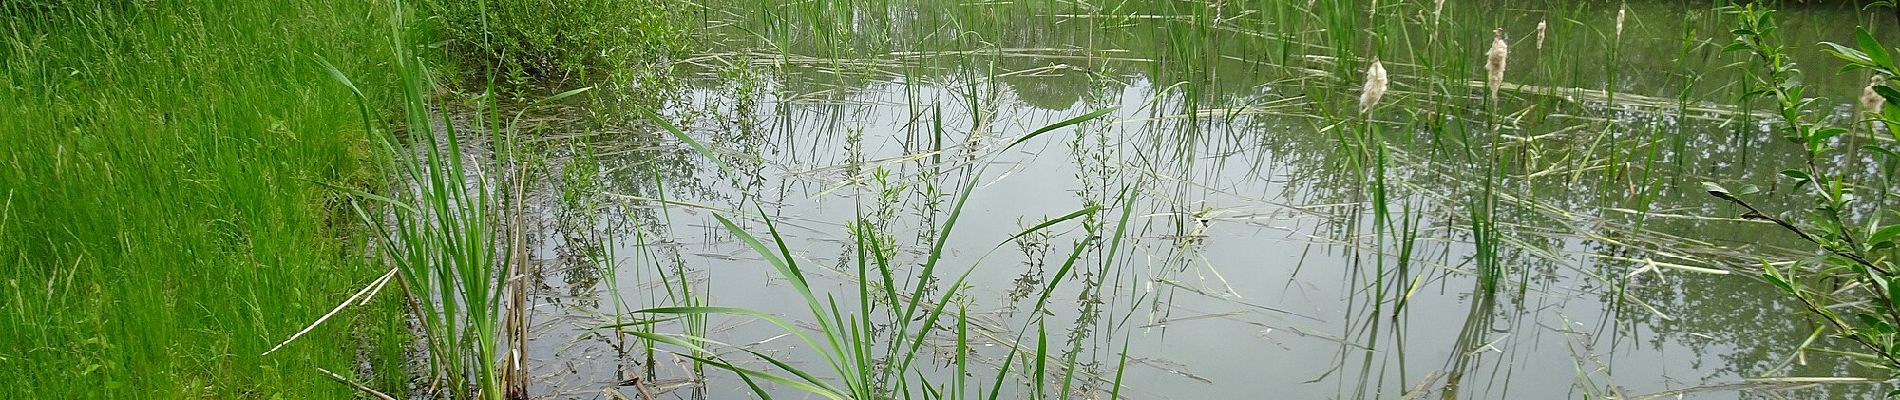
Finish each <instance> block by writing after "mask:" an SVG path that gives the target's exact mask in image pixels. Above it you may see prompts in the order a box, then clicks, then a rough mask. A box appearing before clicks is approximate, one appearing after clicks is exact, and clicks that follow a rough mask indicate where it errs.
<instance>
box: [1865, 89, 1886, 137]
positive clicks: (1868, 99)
mask: <svg viewBox="0 0 1900 400" xmlns="http://www.w3.org/2000/svg"><path fill="white" fill-rule="evenodd" d="M1886 83H1887V77H1886V76H1883V75H1881V74H1874V76H1873V77H1872V78H1869V79H1868V80H1867V88H1866V89H1861V93H1860V109H1861V111H1863V112H1866V113H1868V114H1870V115H1873V116H1876V117H1877V116H1879V115H1880V112H1881V111H1882V110H1884V109H1885V107H1886V106H1887V98H1886V97H1882V96H1881V95H1880V92H1878V91H1875V90H1874V88H1876V87H1880V86H1881V85H1885V84H1886ZM1882 125H1883V124H1882V123H1881V122H1880V120H1879V119H1878V118H1872V119H1869V120H1868V122H1867V129H1869V130H1871V131H1872V132H1870V133H1872V134H1879V133H1880V130H1881V129H1880V128H1881V127H1882Z"/></svg>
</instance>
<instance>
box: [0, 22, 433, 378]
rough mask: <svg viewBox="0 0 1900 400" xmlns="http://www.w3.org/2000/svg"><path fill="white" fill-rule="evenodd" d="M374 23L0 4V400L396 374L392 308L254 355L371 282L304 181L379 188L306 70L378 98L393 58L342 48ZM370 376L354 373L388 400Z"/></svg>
mask: <svg viewBox="0 0 1900 400" xmlns="http://www.w3.org/2000/svg"><path fill="white" fill-rule="evenodd" d="M383 12H384V11H383V10H381V9H379V8H378V7H374V6H372V5H371V4H370V3H364V2H314V1H282V2H250V1H216V0H206V1H181V2H123V3H121V2H113V3H110V4H89V3H83V2H51V3H45V2H7V3H4V5H0V14H4V16H0V37H4V38H5V45H4V48H0V68H3V69H0V91H4V94H0V143H5V145H4V151H0V157H4V158H0V199H4V200H0V204H4V206H0V215H3V217H0V259H4V260H5V261H4V262H0V273H4V275H5V279H6V280H5V282H4V285H5V289H4V290H0V293H5V296H4V298H3V299H0V310H4V312H0V318H4V319H5V321H4V322H0V343H5V345H4V346H3V347H0V377H6V378H5V379H0V381H3V382H0V383H3V384H0V398H16V399H27V398H92V397H103V398H202V397H215V398H273V397H291V398H338V397H345V396H347V395H348V393H349V392H350V389H349V388H348V387H346V386H343V385H338V384H336V383H335V382H331V381H329V379H327V378H324V377H323V376H322V375H320V374H318V373H317V372H316V371H315V370H314V369H313V367H322V368H327V369H330V370H333V371H337V372H338V373H341V374H345V375H356V373H357V372H359V370H358V369H357V366H359V365H360V363H359V362H358V356H359V354H367V355H368V356H369V358H370V360H371V361H373V362H374V363H375V364H376V365H400V360H401V358H402V357H403V356H402V353H401V351H402V347H403V346H402V345H401V344H400V343H401V342H400V341H401V340H402V339H401V337H402V333H403V332H404V331H405V330H406V328H405V327H404V326H403V324H402V323H400V321H399V320H398V319H397V316H398V315H399V314H398V311H397V310H399V309H400V308H399V303H398V302H395V301H393V299H394V298H393V297H387V296H385V297H383V298H382V301H378V302H375V303H373V305H372V306H371V307H368V308H359V309H356V310H353V311H348V312H346V313H344V314H341V315H340V316H339V317H337V318H341V319H344V320H348V321H347V322H346V323H332V324H330V325H326V326H324V327H320V328H319V329H317V330H314V331H312V332H311V333H309V334H308V335H306V336H304V337H303V338H302V339H300V340H299V341H298V342H296V343H292V344H290V345H289V346H286V347H285V348H284V349H282V350H279V351H278V352H276V353H273V354H270V355H268V356H264V355H261V354H262V353H264V352H265V350H267V349H269V348H271V347H272V346H273V345H275V344H277V343H278V342H279V341H282V340H284V339H286V338H288V337H289V336H290V335H291V334H293V333H295V332H297V331H298V330H300V329H301V328H303V327H304V326H305V325H306V324H308V323H309V322H310V321H312V320H315V319H317V318H318V317H319V316H320V315H322V314H324V313H326V312H328V311H329V310H330V309H331V307H333V306H334V305H335V304H336V303H337V302H339V301H341V300H342V299H344V298H345V297H346V296H348V295H349V294H351V293H352V292H354V291H355V290H357V289H359V288H361V287H362V286H364V285H365V284H367V283H368V282H370V281H371V280H372V279H374V278H375V277H376V276H378V275H379V274H380V273H381V271H383V270H384V269H385V268H382V267H376V266H370V265H366V263H365V262H363V261H362V260H363V259H362V257H361V256H360V255H361V251H362V250H361V249H362V248H361V246H360V244H359V243H358V242H357V241H355V240H353V239H355V238H359V235H358V232H359V228H357V227H356V225H354V224H352V223H351V222H350V221H351V219H349V218H346V217H345V216H346V214H339V213H338V211H340V209H339V206H340V204H341V203H340V202H339V201H338V197H337V196H336V194H335V193H334V192H332V191H331V190H329V189H326V188H325V187H324V186H322V185H320V184H319V182H324V183H344V182H375V181H378V180H380V179H379V178H377V177H375V176H373V175H371V174H368V173H366V172H367V170H366V168H365V167H366V164H364V163H363V162H362V160H363V159H364V158H365V154H366V152H365V150H366V146H365V144H366V140H365V138H366V135H365V134H364V132H363V122H364V121H363V120H362V118H363V117H362V116H361V114H360V113H359V108H358V104H357V103H356V102H355V101H354V100H353V98H352V97H353V96H352V95H351V93H350V92H349V89H347V88H345V87H343V86H342V85H337V84H335V83H334V82H333V81H331V80H330V78H329V77H328V75H327V74H326V73H325V72H324V71H323V69H322V68H321V67H320V66H319V65H318V63H316V62H315V60H317V59H319V58H321V59H324V60H328V61H329V62H330V63H333V64H334V65H336V66H337V68H339V69H341V70H344V71H347V72H349V73H350V74H351V75H352V76H355V77H357V79H358V80H359V83H362V86H363V87H365V88H369V89H371V90H385V91H386V90H388V89H390V88H394V85H390V84H388V83H390V82H393V81H394V74H393V73H392V71H390V69H389V66H388V63H387V61H388V60H389V59H390V49H389V45H388V44H387V43H386V42H383V41H374V40H359V38H360V37H361V36H362V35H364V34H366V33H376V32H385V31H386V29H387V28H388V25H387V24H385V23H384V21H385V19H383V18H372V17H370V16H371V15H378V14H380V13H383ZM382 94H383V93H372V96H370V97H372V98H380V99H393V97H392V96H385V95H382ZM393 104H394V103H379V104H372V105H371V106H372V108H375V109H378V110H380V109H382V108H387V107H386V106H387V105H393ZM379 372H380V373H381V376H380V377H363V376H356V377H354V378H353V379H355V380H360V381H372V380H373V381H374V382H376V383H377V385H378V386H382V387H400V386H399V385H398V384H397V383H398V382H401V375H402V373H401V371H397V370H390V369H382V370H379Z"/></svg>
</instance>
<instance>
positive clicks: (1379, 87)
mask: <svg viewBox="0 0 1900 400" xmlns="http://www.w3.org/2000/svg"><path fill="white" fill-rule="evenodd" d="M1386 83H1388V82H1387V80H1386V75H1385V64H1381V63H1379V59H1377V58H1374V59H1372V65H1371V66H1368V67H1366V87H1365V88H1364V89H1362V90H1361V91H1360V92H1359V112H1371V111H1372V107H1373V106H1377V105H1379V98H1381V97H1385V87H1386Z"/></svg>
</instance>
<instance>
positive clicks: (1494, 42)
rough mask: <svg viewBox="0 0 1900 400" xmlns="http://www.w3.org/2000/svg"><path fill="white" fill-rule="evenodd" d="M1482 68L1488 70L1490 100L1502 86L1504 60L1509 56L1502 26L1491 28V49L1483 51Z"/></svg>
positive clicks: (1495, 96) (1509, 52)
mask: <svg viewBox="0 0 1900 400" xmlns="http://www.w3.org/2000/svg"><path fill="white" fill-rule="evenodd" d="M1485 56H1486V57H1485V63H1484V70H1485V71H1486V72H1490V75H1489V78H1490V80H1489V81H1488V83H1490V86H1491V100H1493V101H1496V100H1497V99H1498V88H1500V87H1503V86H1504V67H1505V65H1504V62H1505V60H1506V59H1508V58H1510V56H1511V48H1510V45H1509V44H1507V43H1505V42H1504V28H1497V29H1493V30H1491V51H1489V52H1486V53H1485Z"/></svg>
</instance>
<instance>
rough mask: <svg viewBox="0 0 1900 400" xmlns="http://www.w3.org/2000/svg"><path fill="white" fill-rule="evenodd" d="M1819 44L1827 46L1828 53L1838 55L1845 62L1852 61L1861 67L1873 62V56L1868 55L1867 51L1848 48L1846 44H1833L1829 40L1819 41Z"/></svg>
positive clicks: (1868, 65)
mask: <svg viewBox="0 0 1900 400" xmlns="http://www.w3.org/2000/svg"><path fill="white" fill-rule="evenodd" d="M1821 44H1822V45H1824V46H1827V47H1828V53H1831V54H1834V57H1838V58H1840V59H1842V60H1846V61H1847V62H1849V63H1852V64H1854V65H1858V66H1861V67H1870V66H1872V65H1873V63H1874V60H1873V58H1871V57H1869V56H1868V55H1867V53H1865V52H1862V51H1860V50H1854V49H1850V48H1847V47H1846V46H1841V45H1838V44H1834V43H1831V42H1821Z"/></svg>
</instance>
